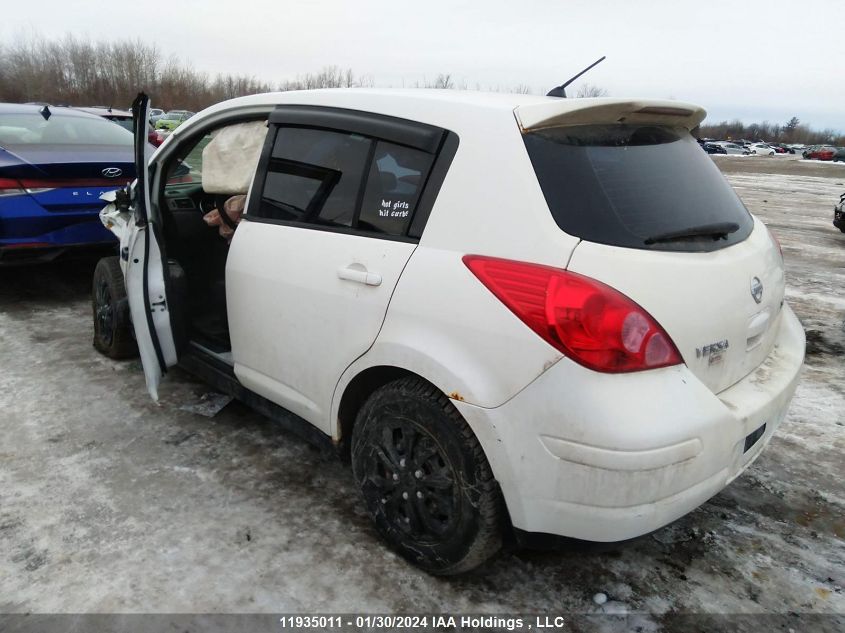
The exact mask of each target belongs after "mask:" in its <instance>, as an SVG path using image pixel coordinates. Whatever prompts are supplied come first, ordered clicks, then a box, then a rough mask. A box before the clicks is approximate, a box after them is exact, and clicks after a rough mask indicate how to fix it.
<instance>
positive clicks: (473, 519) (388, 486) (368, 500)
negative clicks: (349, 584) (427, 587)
mask: <svg viewBox="0 0 845 633" xmlns="http://www.w3.org/2000/svg"><path fill="white" fill-rule="evenodd" d="M352 471H353V473H354V476H355V480H356V482H357V484H358V486H359V488H360V490H361V494H362V496H363V499H364V505H365V506H366V508H367V511H368V512H369V514H370V516H371V517H372V519H373V521H374V522H375V525H376V528H377V530H378V531H379V533H380V534H381V536H382V537H383V538H384V539H385V540H386V541H387V542H388V543H389V544H390V545H391V547H393V549H395V550H396V551H397V552H398V553H399V554H401V555H402V556H403V557H405V558H406V559H408V560H409V561H411V562H412V563H414V564H415V565H417V566H418V567H421V568H422V569H424V570H425V571H427V572H429V573H432V574H436V575H449V574H459V573H462V572H466V571H469V570H471V569H473V568H475V567H477V566H479V565H481V564H482V563H483V562H484V561H486V560H487V559H489V558H490V557H492V556H493V555H494V554H495V553H496V552H497V551H498V550H499V548H500V547H501V544H502V525H503V520H504V516H505V515H504V513H505V510H504V504H503V502H502V499H501V493H500V491H499V488H498V485H497V483H496V481H495V479H494V478H493V473H492V472H491V470H490V465H489V464H488V462H487V458H486V457H485V455H484V451H483V450H482V448H481V445H480V444H479V442H478V440H477V439H476V437H475V435H474V434H473V432H472V431H471V430H470V428H469V426H468V425H467V423H466V422H465V421H464V419H463V418H462V417H461V415H460V414H459V413H458V411H457V409H455V407H454V405H453V404H452V403H451V401H450V400H449V399H448V398H447V397H446V396H444V395H443V394H442V393H441V392H440V391H439V390H438V389H437V388H435V387H433V386H432V385H430V384H429V383H426V382H425V381H423V380H421V379H419V378H415V377H409V378H403V379H400V380H397V381H395V382H392V383H389V384H387V385H385V386H383V387H381V388H380V389H378V390H377V391H375V392H374V393H373V394H372V395H371V396H370V398H369V399H368V400H367V401H366V403H365V404H364V406H363V407H362V409H361V411H360V412H359V413H358V417H357V419H356V422H355V427H354V429H353V432H352Z"/></svg>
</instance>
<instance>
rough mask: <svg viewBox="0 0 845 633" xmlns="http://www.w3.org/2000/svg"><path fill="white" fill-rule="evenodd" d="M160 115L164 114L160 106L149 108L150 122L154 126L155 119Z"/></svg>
mask: <svg viewBox="0 0 845 633" xmlns="http://www.w3.org/2000/svg"><path fill="white" fill-rule="evenodd" d="M162 116H164V110H162V109H161V108H150V123H152V124H153V126H155V124H156V121H158V120H159V119H160V118H161V117H162Z"/></svg>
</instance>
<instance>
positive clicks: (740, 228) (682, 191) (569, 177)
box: [524, 125, 753, 251]
mask: <svg viewBox="0 0 845 633" xmlns="http://www.w3.org/2000/svg"><path fill="white" fill-rule="evenodd" d="M524 140H525V145H526V148H527V149H528V154H529V156H530V158H531V163H532V165H533V167H534V171H535V173H536V175H537V179H538V181H539V183H540V187H541V188H542V190H543V194H544V196H545V198H546V202H547V203H548V205H549V209H550V210H551V213H552V216H553V217H554V219H555V222H557V224H558V226H559V227H560V228H561V229H562V230H564V231H566V232H567V233H569V234H570V235H573V236H575V237H579V238H581V239H584V240H587V241H590V242H598V243H601V244H609V245H612V246H624V247H629V248H641V249H652V250H673V251H712V250H717V249H719V248H724V247H726V246H730V245H732V244H736V243H738V242H741V241H743V240H744V239H745V238H746V237H748V235H749V234H750V233H751V230H752V228H753V220H752V218H751V215H750V214H749V213H748V211H747V210H746V208H745V206H744V205H743V204H742V202H741V201H740V199H739V198H738V197H737V195H736V193H734V191H733V189H732V188H731V187H730V185H729V184H728V183H727V181H726V180H725V179H724V177H723V176H722V174H721V172H720V171H719V169H718V168H717V167H716V166H715V165H714V164H713V161H712V160H711V159H710V158H709V157H708V156H707V154H705V153H704V152H702V151H701V150H700V149H699V147H698V143H696V141H695V139H693V138H692V136H691V135H690V134H689V133H688V132H687V131H686V130H683V129H676V128H668V127H654V126H635V125H584V126H573V127H561V128H550V129H546V130H540V131H536V132H530V133H527V134H525V135H524ZM708 227H712V229H713V230H712V231H711V230H709V229H708Z"/></svg>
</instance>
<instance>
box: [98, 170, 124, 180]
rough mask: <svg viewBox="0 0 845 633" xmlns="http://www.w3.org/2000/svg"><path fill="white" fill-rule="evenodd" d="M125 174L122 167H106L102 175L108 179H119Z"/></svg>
mask: <svg viewBox="0 0 845 633" xmlns="http://www.w3.org/2000/svg"><path fill="white" fill-rule="evenodd" d="M122 173H123V170H122V169H121V168H120V167H106V168H105V169H104V170H103V171H102V174H103V176H105V177H106V178H117V177H118V176H120V174H122Z"/></svg>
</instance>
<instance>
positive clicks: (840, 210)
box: [833, 193, 845, 233]
mask: <svg viewBox="0 0 845 633" xmlns="http://www.w3.org/2000/svg"><path fill="white" fill-rule="evenodd" d="M833 226H835V227H836V228H837V229H839V230H840V231H842V232H843V233H845V193H843V194H842V195H841V196H839V204H837V205H836V206H834V207H833Z"/></svg>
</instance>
